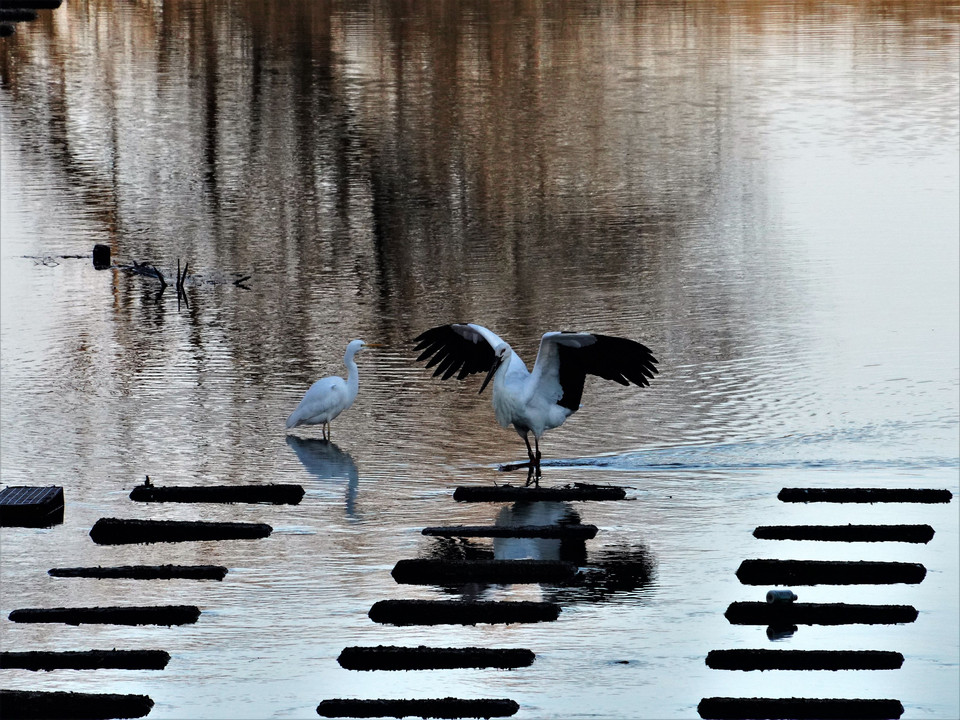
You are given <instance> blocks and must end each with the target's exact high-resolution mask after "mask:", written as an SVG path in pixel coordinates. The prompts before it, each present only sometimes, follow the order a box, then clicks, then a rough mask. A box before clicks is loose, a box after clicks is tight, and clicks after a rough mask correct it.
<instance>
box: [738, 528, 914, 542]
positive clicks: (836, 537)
mask: <svg viewBox="0 0 960 720" xmlns="http://www.w3.org/2000/svg"><path fill="white" fill-rule="evenodd" d="M753 536H754V537H755V538H758V539H760V540H822V541H827V542H908V543H928V542H930V540H932V539H933V528H932V527H930V526H929V525H761V526H760V527H758V528H756V529H755V530H754V531H753Z"/></svg>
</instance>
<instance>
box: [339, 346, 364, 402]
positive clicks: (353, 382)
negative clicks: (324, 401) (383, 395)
mask: <svg viewBox="0 0 960 720" xmlns="http://www.w3.org/2000/svg"><path fill="white" fill-rule="evenodd" d="M355 354H356V353H348V354H346V355H344V356H343V364H344V365H346V366H347V392H349V393H350V397H351V398H355V397H356V396H357V391H358V390H359V389H360V371H359V370H358V369H357V363H356V361H355V360H354V359H353V356H354V355H355Z"/></svg>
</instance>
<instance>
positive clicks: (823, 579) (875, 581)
mask: <svg viewBox="0 0 960 720" xmlns="http://www.w3.org/2000/svg"><path fill="white" fill-rule="evenodd" d="M926 574H927V569H926V568H925V567H924V566H923V565H921V564H920V563H904V562H873V561H866V560H861V561H853V562H849V561H843V560H744V561H743V562H742V563H740V567H739V568H738V569H737V578H738V579H739V580H740V582H742V583H743V584H744V585H891V584H894V583H908V584H916V583H919V582H922V581H923V578H924V577H926Z"/></svg>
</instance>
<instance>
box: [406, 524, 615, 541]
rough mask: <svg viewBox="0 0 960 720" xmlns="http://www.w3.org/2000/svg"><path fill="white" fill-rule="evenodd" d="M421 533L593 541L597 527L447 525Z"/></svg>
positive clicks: (437, 535) (441, 535)
mask: <svg viewBox="0 0 960 720" xmlns="http://www.w3.org/2000/svg"><path fill="white" fill-rule="evenodd" d="M421 533H422V534H423V535H431V536H434V537H451V538H452V537H494V538H551V539H561V540H567V539H570V540H591V539H593V538H594V537H596V536H597V526H596V525H580V524H576V525H573V524H568V525H564V524H562V523H560V524H557V525H512V526H511V525H446V526H433V527H425V528H424V529H423V530H422V531H421Z"/></svg>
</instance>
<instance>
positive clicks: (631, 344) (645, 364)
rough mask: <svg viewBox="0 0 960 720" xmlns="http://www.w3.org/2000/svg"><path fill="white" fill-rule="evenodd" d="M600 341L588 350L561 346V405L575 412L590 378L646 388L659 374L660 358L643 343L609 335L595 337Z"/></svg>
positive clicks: (558, 348)
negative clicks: (588, 377)
mask: <svg viewBox="0 0 960 720" xmlns="http://www.w3.org/2000/svg"><path fill="white" fill-rule="evenodd" d="M594 337H595V338H596V339H597V341H596V342H595V343H593V344H592V345H587V346H586V347H580V348H575V347H568V346H566V345H558V346H557V352H558V353H559V357H560V370H559V380H560V386H561V387H562V388H563V397H562V398H560V405H562V406H563V407H565V408H567V409H569V410H571V411H576V410H577V409H578V408H579V407H580V401H581V399H582V398H583V383H584V380H585V379H586V376H587V375H596V376H597V377H602V378H604V379H605V380H613V381H614V382H616V383H620V384H621V385H630V384H631V383H633V384H634V385H638V386H640V387H646V386H648V385H649V384H650V380H651V379H652V378H653V376H654V375H656V374H657V368H656V363H657V359H656V358H655V357H654V356H653V353H652V352H651V351H650V348H648V347H647V346H646V345H644V344H643V343H639V342H637V341H636V340H629V339H627V338H620V337H612V336H610V335H596V334H595V335H594Z"/></svg>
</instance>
